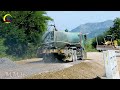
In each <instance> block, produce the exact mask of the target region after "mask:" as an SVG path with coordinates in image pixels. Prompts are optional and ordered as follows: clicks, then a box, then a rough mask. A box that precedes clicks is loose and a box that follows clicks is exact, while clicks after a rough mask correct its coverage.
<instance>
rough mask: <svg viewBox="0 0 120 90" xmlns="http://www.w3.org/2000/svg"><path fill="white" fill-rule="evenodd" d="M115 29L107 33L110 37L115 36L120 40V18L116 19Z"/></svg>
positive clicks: (111, 28)
mask: <svg viewBox="0 0 120 90" xmlns="http://www.w3.org/2000/svg"><path fill="white" fill-rule="evenodd" d="M113 22H114V25H113V27H110V29H109V30H108V31H107V32H106V34H108V35H113V36H114V37H115V38H117V39H120V18H116V19H115V20H114V21H113Z"/></svg>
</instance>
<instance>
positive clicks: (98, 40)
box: [91, 35, 105, 48]
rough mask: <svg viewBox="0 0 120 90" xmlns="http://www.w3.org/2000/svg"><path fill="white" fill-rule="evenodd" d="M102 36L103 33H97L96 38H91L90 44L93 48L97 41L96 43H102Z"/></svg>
mask: <svg viewBox="0 0 120 90" xmlns="http://www.w3.org/2000/svg"><path fill="white" fill-rule="evenodd" d="M104 36H105V35H99V36H97V37H96V38H93V39H92V43H91V44H92V46H93V47H94V48H96V45H97V42H98V45H103V43H104Z"/></svg>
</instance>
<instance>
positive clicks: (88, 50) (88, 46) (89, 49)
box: [86, 39, 97, 52]
mask: <svg viewBox="0 0 120 90" xmlns="http://www.w3.org/2000/svg"><path fill="white" fill-rule="evenodd" d="M86 51H87V52H96V51H97V50H96V49H95V48H94V47H93V46H92V39H88V40H87V43H86Z"/></svg>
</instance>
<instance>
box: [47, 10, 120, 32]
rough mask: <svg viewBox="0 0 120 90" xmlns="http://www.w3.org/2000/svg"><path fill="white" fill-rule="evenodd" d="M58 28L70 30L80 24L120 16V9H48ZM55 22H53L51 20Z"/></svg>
mask: <svg viewBox="0 0 120 90" xmlns="http://www.w3.org/2000/svg"><path fill="white" fill-rule="evenodd" d="M46 12H47V15H48V16H50V17H51V18H53V19H54V22H55V25H56V28H57V29H58V30H65V29H68V30H69V31H70V30H72V29H74V28H76V27H77V26H79V25H80V24H85V23H95V22H103V21H106V20H114V19H115V18H116V17H120V11H46ZM50 23H53V22H50Z"/></svg>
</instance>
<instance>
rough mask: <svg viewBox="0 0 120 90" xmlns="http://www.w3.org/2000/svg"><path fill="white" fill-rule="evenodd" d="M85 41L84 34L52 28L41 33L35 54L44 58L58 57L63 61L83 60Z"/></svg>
mask: <svg viewBox="0 0 120 90" xmlns="http://www.w3.org/2000/svg"><path fill="white" fill-rule="evenodd" d="M54 27H55V26H54ZM86 41H87V35H86V34H82V33H80V32H69V31H67V30H66V31H60V30H59V31H58V30H57V29H56V28H54V29H53V30H51V31H47V32H46V33H45V34H44V35H43V37H42V45H41V47H39V48H38V50H37V56H38V57H39V58H43V59H44V60H48V59H52V60H55V59H58V60H62V61H65V62H70V61H72V62H73V61H77V60H84V59H86V58H87V52H86Z"/></svg>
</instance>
